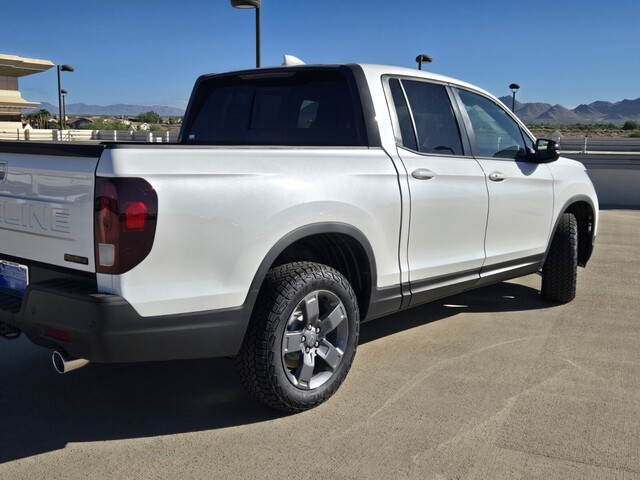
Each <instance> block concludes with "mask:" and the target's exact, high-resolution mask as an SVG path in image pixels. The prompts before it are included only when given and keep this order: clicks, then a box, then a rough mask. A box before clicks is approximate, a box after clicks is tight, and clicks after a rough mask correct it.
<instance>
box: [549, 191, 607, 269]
mask: <svg viewBox="0 0 640 480" xmlns="http://www.w3.org/2000/svg"><path fill="white" fill-rule="evenodd" d="M578 202H584V203H586V204H588V205H589V207H591V210H592V211H593V214H594V216H595V214H596V208H595V205H594V203H593V200H592V199H591V197H588V196H587V195H582V194H580V195H574V196H573V197H571V198H569V199H568V200H567V201H565V202H564V205H562V208H561V209H560V210H559V212H560V214H559V215H558V217H557V218H556V219H555V220H554V224H553V228H552V229H551V236H550V237H549V243H548V244H547V250H546V251H545V252H544V256H543V257H542V262H541V263H540V268H542V266H543V265H544V262H545V261H546V260H547V255H548V254H549V250H550V249H551V242H552V241H553V237H554V236H555V234H556V231H557V230H558V224H559V223H560V217H561V216H562V214H563V213H565V212H566V211H567V210H568V208H569V207H570V206H571V205H573V204H574V203H578ZM594 239H595V237H594V236H593V235H592V236H591V241H590V242H589V243H588V244H587V245H586V246H585V248H586V251H585V258H584V260H583V261H582V262H580V266H581V267H584V266H585V265H586V264H587V261H588V260H589V258H590V257H591V254H592V253H593V241H594Z"/></svg>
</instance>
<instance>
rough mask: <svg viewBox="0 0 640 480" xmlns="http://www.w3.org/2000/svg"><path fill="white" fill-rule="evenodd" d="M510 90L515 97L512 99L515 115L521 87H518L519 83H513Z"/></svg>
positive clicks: (512, 109) (512, 108)
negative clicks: (517, 95) (517, 97)
mask: <svg viewBox="0 0 640 480" xmlns="http://www.w3.org/2000/svg"><path fill="white" fill-rule="evenodd" d="M509 88H510V89H511V92H512V93H513V97H512V99H511V111H512V112H513V113H516V92H517V91H518V90H519V89H520V85H518V84H517V83H512V84H511V85H509Z"/></svg>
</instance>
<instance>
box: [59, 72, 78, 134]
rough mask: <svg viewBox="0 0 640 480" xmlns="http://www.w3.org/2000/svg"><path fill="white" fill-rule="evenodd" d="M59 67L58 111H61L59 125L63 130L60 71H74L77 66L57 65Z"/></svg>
mask: <svg viewBox="0 0 640 480" xmlns="http://www.w3.org/2000/svg"><path fill="white" fill-rule="evenodd" d="M57 67H58V113H59V117H58V120H59V122H58V126H59V127H60V130H62V128H63V121H62V87H61V86H60V72H73V71H74V70H75V68H73V67H72V66H71V65H57Z"/></svg>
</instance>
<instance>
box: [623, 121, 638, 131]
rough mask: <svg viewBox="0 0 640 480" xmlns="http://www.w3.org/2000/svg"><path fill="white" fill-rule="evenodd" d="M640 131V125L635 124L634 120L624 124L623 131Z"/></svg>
mask: <svg viewBox="0 0 640 480" xmlns="http://www.w3.org/2000/svg"><path fill="white" fill-rule="evenodd" d="M639 129H640V123H638V122H634V121H633V120H627V121H626V122H624V125H623V126H622V130H639Z"/></svg>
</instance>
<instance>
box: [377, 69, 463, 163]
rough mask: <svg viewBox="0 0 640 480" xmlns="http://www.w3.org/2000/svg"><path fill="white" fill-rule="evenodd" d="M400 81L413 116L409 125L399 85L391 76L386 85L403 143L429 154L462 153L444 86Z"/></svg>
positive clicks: (454, 119) (456, 124)
mask: <svg viewBox="0 0 640 480" xmlns="http://www.w3.org/2000/svg"><path fill="white" fill-rule="evenodd" d="M401 84H402V89H403V90H404V96H406V102H408V105H409V108H410V114H411V118H412V119H413V125H412V127H411V129H410V128H409V127H408V126H407V121H408V120H409V114H408V112H406V107H404V105H405V104H406V103H405V99H404V98H403V92H402V89H400V88H399V86H398V85H396V84H395V83H394V81H393V80H392V81H391V83H390V87H391V94H392V96H393V99H394V104H395V106H396V112H397V114H398V121H399V122H400V128H401V131H402V140H403V145H404V146H406V147H407V148H410V149H412V150H417V151H419V152H421V153H427V154H431V155H434V154H435V155H456V156H461V155H463V154H464V152H463V148H462V142H461V139H460V131H459V129H458V123H457V122H456V118H455V115H454V113H453V108H452V106H451V102H450V100H449V95H448V93H447V90H446V88H445V86H444V85H439V84H435V83H428V82H422V81H414V80H402V81H401ZM410 130H413V132H411V131H410ZM411 133H413V135H412V134H411ZM416 142H417V143H416Z"/></svg>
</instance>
